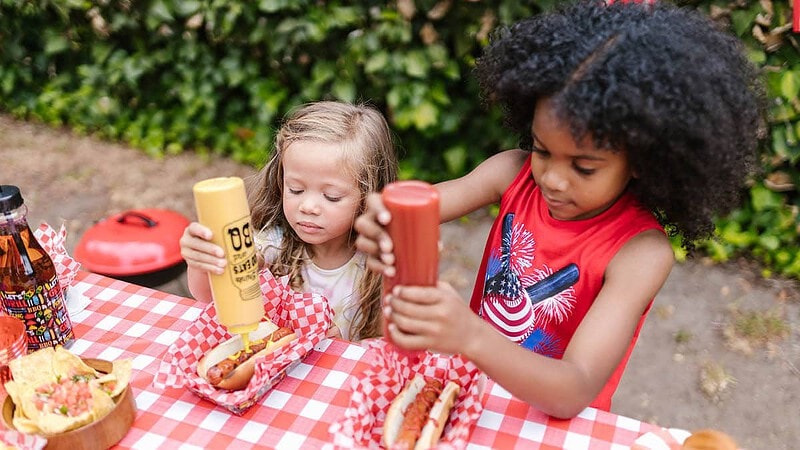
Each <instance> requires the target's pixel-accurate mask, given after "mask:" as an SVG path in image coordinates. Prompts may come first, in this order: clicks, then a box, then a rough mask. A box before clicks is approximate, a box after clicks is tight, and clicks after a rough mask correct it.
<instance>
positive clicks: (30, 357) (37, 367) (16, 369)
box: [8, 347, 56, 384]
mask: <svg viewBox="0 0 800 450" xmlns="http://www.w3.org/2000/svg"><path fill="white" fill-rule="evenodd" d="M55 352H56V351H55V349H54V348H53V347H45V348H43V349H41V350H37V351H35V352H33V353H28V354H27V355H23V356H21V357H19V358H16V359H12V360H11V361H9V362H8V368H9V369H10V370H11V375H12V378H14V380H17V381H18V382H21V383H26V384H28V383H32V384H43V383H46V382H49V381H50V380H52V379H54V378H55V372H54V371H53V356H54V355H55Z"/></svg>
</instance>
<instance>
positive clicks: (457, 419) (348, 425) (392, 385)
mask: <svg viewBox="0 0 800 450" xmlns="http://www.w3.org/2000/svg"><path fill="white" fill-rule="evenodd" d="M365 345H366V346H367V347H368V348H369V349H371V350H372V352H370V353H373V354H374V355H375V360H374V361H373V364H372V366H371V367H370V368H368V369H366V370H365V371H364V372H362V373H361V374H359V375H358V376H356V377H353V378H351V379H350V389H351V391H352V393H353V394H352V396H351V400H350V405H349V406H348V408H347V410H346V411H345V414H344V416H343V417H342V418H341V419H340V420H339V421H337V422H335V423H333V424H332V425H331V426H330V428H329V431H330V432H331V435H332V438H333V444H331V445H328V446H326V448H329V449H352V448H370V449H372V448H376V449H377V448H383V445H382V443H381V438H382V435H383V423H384V421H385V419H386V412H387V411H388V410H389V406H390V404H391V402H392V400H393V399H394V398H395V397H396V396H397V394H398V393H399V392H400V390H401V389H402V388H403V387H404V386H405V385H406V383H407V382H408V381H410V380H411V379H413V378H414V376H415V375H417V374H421V375H423V376H426V377H434V378H438V379H441V380H452V381H455V382H457V383H458V384H459V385H460V386H461V390H460V392H459V394H458V398H457V399H456V403H455V405H454V406H453V409H452V410H451V412H450V417H449V419H448V421H447V425H446V426H445V428H444V432H443V433H442V437H441V439H440V441H439V444H438V445H437V447H436V448H439V449H445V448H448V449H461V448H465V447H466V445H467V441H468V439H469V436H470V434H471V433H472V429H473V428H474V426H475V424H476V423H477V421H478V418H479V417H480V415H481V412H482V411H483V404H484V403H485V397H484V394H485V386H486V376H485V375H484V374H483V372H481V371H480V370H478V368H477V367H476V366H475V365H474V364H473V363H471V362H469V361H467V360H466V359H464V358H462V357H461V356H459V355H456V356H448V355H441V354H437V353H431V352H423V353H422V354H421V355H420V357H419V358H418V360H416V361H412V359H411V358H409V357H408V356H405V355H402V354H400V353H398V352H397V351H396V350H395V349H394V347H392V346H391V344H388V342H387V341H386V340H385V339H377V340H374V341H370V342H368V343H366V344H365Z"/></svg>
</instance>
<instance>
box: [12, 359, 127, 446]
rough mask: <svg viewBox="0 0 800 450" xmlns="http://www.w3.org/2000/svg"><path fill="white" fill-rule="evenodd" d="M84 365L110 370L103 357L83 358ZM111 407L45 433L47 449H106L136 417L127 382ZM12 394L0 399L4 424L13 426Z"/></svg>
mask: <svg viewBox="0 0 800 450" xmlns="http://www.w3.org/2000/svg"><path fill="white" fill-rule="evenodd" d="M82 359H83V362H85V363H86V365H87V366H89V367H91V368H93V369H95V370H97V371H98V372H102V373H111V367H112V364H111V362H109V361H105V360H102V359H92V358H82ZM114 403H116V406H114V409H112V410H111V412H109V413H108V414H106V415H105V416H104V417H102V418H100V420H96V421H94V422H92V423H90V424H87V425H84V426H82V427H80V428H76V429H74V430H70V431H67V432H66V433H61V434H57V435H54V436H47V437H46V439H47V445H45V447H44V448H45V449H46V450H105V449H107V448H109V447H111V446H113V445H114V444H116V443H117V442H119V441H120V440H121V439H122V438H123V437H125V435H126V434H127V433H128V430H129V429H130V428H131V425H132V424H133V421H134V419H136V402H135V401H134V399H133V393H132V392H131V387H130V385H128V386H126V387H125V390H123V391H122V392H121V393H120V394H119V395H118V396H117V397H116V398H114ZM15 408H16V405H14V402H13V401H12V400H11V397H10V396H9V397H6V400H5V402H3V414H2V417H3V424H4V425H5V426H6V428H8V429H10V430H14V429H15V428H14V423H13V417H14V409H15Z"/></svg>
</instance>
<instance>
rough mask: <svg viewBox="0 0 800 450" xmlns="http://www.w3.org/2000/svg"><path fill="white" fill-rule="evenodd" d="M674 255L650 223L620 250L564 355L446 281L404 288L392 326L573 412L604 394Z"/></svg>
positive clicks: (542, 403) (543, 405)
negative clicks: (496, 321) (527, 344)
mask: <svg viewBox="0 0 800 450" xmlns="http://www.w3.org/2000/svg"><path fill="white" fill-rule="evenodd" d="M673 261H674V257H673V253H672V248H671V246H670V244H669V241H668V240H667V238H666V237H665V236H664V234H663V233H661V232H660V231H657V230H650V231H646V232H643V233H641V234H640V235H638V236H636V237H634V238H633V239H631V240H630V241H629V242H628V243H627V244H625V246H623V248H622V249H620V251H619V252H618V253H617V255H615V256H614V258H613V259H612V261H611V262H610V263H609V266H608V268H607V270H606V274H605V283H604V285H603V288H602V289H601V291H600V293H599V294H598V296H597V299H596V300H595V302H594V304H593V305H592V307H591V309H590V310H589V312H588V313H587V315H586V317H585V318H584V319H583V322H582V323H581V324H580V325H579V326H578V329H577V331H576V332H575V335H574V336H573V338H572V341H571V342H570V344H569V346H568V347H567V349H566V351H565V353H564V357H563V359H561V360H558V359H553V358H549V357H545V356H542V355H539V354H536V353H534V352H531V351H530V350H527V349H525V348H523V347H521V346H519V345H517V344H516V343H514V342H512V341H510V340H508V339H507V338H506V337H504V336H503V335H501V334H500V333H498V332H497V331H496V330H495V329H494V328H493V327H492V326H491V325H490V324H489V323H488V322H485V321H484V320H483V319H481V318H480V317H478V316H477V315H475V314H473V313H472V311H471V310H470V309H469V308H468V307H467V306H466V305H465V304H464V302H463V301H462V300H461V298H460V297H459V296H458V294H457V293H456V291H455V290H453V289H452V287H450V286H449V285H446V283H441V284H440V285H439V287H438V288H423V287H398V288H396V290H395V291H393V295H392V296H391V297H390V303H389V304H390V307H391V311H390V312H389V314H387V317H389V318H390V319H391V321H392V322H391V323H390V325H389V332H390V333H391V335H392V336H391V337H392V339H393V340H394V341H395V342H396V343H397V344H398V345H399V346H401V347H405V348H413V349H423V348H428V349H431V350H434V351H439V352H444V353H461V354H463V355H464V356H465V357H466V358H467V359H469V360H471V361H473V362H474V363H475V364H476V365H477V366H478V367H479V368H480V369H481V370H483V371H484V372H486V374H487V375H488V376H489V377H491V378H492V379H493V380H494V381H495V382H497V383H498V384H500V385H501V386H502V387H503V388H505V389H506V390H508V391H509V392H511V393H512V394H513V395H514V396H516V397H517V398H519V399H521V400H523V401H525V402H527V403H529V404H531V405H533V406H534V407H536V408H537V409H539V410H541V411H543V412H544V413H546V414H549V415H552V416H555V417H560V418H570V417H574V416H575V415H577V414H578V413H579V412H581V411H582V410H583V409H584V408H586V407H587V406H588V405H589V404H590V403H591V402H592V401H593V400H594V399H595V397H596V396H597V395H598V394H599V393H600V390H601V389H602V388H603V386H604V385H605V383H606V381H607V380H608V378H609V377H610V376H611V374H612V373H613V371H614V370H615V369H616V367H617V365H618V364H619V362H620V361H621V360H622V358H623V356H624V355H625V352H626V350H627V349H628V346H629V344H630V341H631V338H632V336H633V333H634V331H635V330H636V326H637V324H638V322H639V319H640V318H641V315H642V313H643V312H644V310H645V308H646V307H647V305H648V304H649V302H650V300H651V299H652V298H653V297H654V296H655V295H656V293H657V292H658V290H659V289H660V288H661V286H662V285H663V283H664V281H665V280H666V278H667V275H668V274H669V272H670V270H671V268H672V264H673Z"/></svg>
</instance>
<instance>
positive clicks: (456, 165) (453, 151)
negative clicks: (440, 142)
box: [444, 145, 467, 173]
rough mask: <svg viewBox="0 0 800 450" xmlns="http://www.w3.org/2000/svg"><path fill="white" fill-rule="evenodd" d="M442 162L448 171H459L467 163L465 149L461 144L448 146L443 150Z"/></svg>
mask: <svg viewBox="0 0 800 450" xmlns="http://www.w3.org/2000/svg"><path fill="white" fill-rule="evenodd" d="M444 162H445V164H447V171H448V172H450V173H461V172H462V171H464V169H465V167H466V165H467V149H466V147H464V146H463V145H457V146H455V147H450V148H448V149H447V150H445V152H444Z"/></svg>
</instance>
